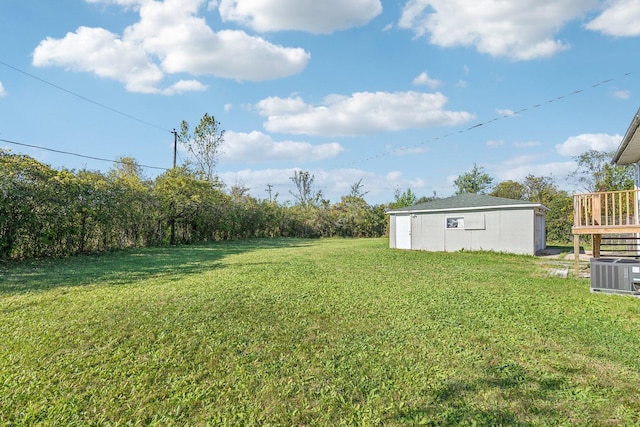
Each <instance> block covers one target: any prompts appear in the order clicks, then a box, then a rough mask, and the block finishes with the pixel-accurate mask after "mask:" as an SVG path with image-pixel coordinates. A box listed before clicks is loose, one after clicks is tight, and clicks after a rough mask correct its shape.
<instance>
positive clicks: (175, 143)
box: [169, 128, 178, 245]
mask: <svg viewBox="0 0 640 427" xmlns="http://www.w3.org/2000/svg"><path fill="white" fill-rule="evenodd" d="M171 133H172V134H173V169H175V168H176V154H178V132H176V128H173V132H171ZM174 203H175V202H173V201H172V202H171V220H170V221H169V222H170V223H171V235H170V237H169V239H170V244H171V245H175V244H176V218H175V205H174Z"/></svg>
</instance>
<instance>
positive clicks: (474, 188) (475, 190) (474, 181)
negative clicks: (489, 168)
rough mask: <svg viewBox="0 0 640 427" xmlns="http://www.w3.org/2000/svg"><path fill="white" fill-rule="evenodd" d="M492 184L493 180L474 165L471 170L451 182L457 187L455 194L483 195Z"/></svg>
mask: <svg viewBox="0 0 640 427" xmlns="http://www.w3.org/2000/svg"><path fill="white" fill-rule="evenodd" d="M492 182H493V178H491V177H490V176H489V175H487V174H486V173H485V172H484V168H482V167H478V165H476V164H475V163H474V164H473V169H471V170H470V171H469V172H467V173H464V174H462V175H460V176H458V178H457V179H456V180H455V181H453V183H454V184H455V185H456V186H457V187H458V191H457V192H456V194H464V193H471V194H485V193H486V191H487V190H488V189H489V188H491V183H492Z"/></svg>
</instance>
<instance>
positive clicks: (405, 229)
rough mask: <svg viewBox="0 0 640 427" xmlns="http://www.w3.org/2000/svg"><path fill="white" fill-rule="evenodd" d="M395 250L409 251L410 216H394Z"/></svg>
mask: <svg viewBox="0 0 640 427" xmlns="http://www.w3.org/2000/svg"><path fill="white" fill-rule="evenodd" d="M396 248H398V249H411V216H409V215H396Z"/></svg>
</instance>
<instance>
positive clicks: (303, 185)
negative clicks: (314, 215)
mask: <svg viewBox="0 0 640 427" xmlns="http://www.w3.org/2000/svg"><path fill="white" fill-rule="evenodd" d="M289 179H290V180H291V181H292V182H293V183H294V184H295V186H296V191H289V193H291V195H292V196H293V197H294V198H295V199H296V204H298V205H301V206H304V207H309V206H318V205H319V204H320V202H321V201H322V191H321V190H316V189H315V188H314V186H313V181H314V180H315V176H313V175H311V174H310V173H309V171H295V172H294V173H293V176H292V177H289Z"/></svg>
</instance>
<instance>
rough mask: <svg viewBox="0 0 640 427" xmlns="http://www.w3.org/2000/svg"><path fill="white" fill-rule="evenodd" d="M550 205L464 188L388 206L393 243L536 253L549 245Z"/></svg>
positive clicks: (436, 248) (438, 248) (433, 248)
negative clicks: (468, 191) (428, 199)
mask: <svg viewBox="0 0 640 427" xmlns="http://www.w3.org/2000/svg"><path fill="white" fill-rule="evenodd" d="M547 210H548V209H547V208H546V207H545V206H543V205H542V204H540V203H533V202H527V201H523V200H512V199H504V198H499V197H491V196H485V195H480V194H461V195H459V196H454V197H448V198H444V199H436V200H434V201H431V202H426V203H420V204H417V205H413V206H408V207H405V208H400V209H392V210H389V211H387V213H388V214H389V216H390V231H389V246H390V247H392V248H397V249H415V250H424V251H446V252H455V251H459V250H491V251H498V252H510V253H515V254H525V255H534V254H535V253H536V252H537V251H540V250H543V249H545V248H546V233H545V213H546V211H547Z"/></svg>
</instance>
